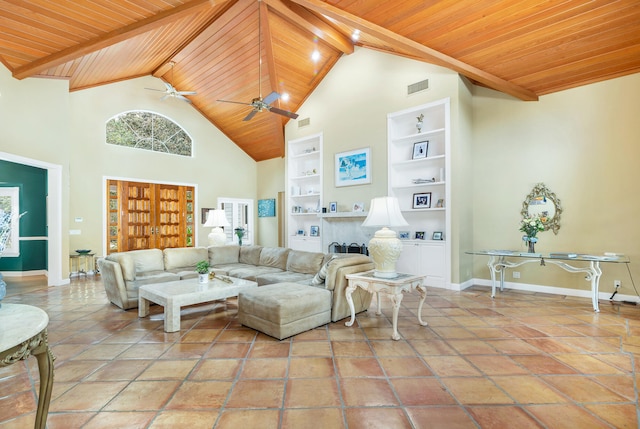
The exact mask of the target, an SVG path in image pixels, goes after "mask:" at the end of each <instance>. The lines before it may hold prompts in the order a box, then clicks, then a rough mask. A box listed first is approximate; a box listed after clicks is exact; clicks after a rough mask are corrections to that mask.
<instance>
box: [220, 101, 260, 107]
mask: <svg viewBox="0 0 640 429" xmlns="http://www.w3.org/2000/svg"><path fill="white" fill-rule="evenodd" d="M216 101H219V102H221V103H233V104H243V105H245V106H253V104H251V103H243V102H242V101H229V100H216Z"/></svg>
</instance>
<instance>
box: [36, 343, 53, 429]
mask: <svg viewBox="0 0 640 429" xmlns="http://www.w3.org/2000/svg"><path fill="white" fill-rule="evenodd" d="M31 354H33V356H34V357H35V358H36V359H37V360H38V371H39V372H40V394H39V396H38V411H37V412H36V424H35V426H34V427H35V428H36V429H45V427H46V425H47V415H48V414H49V402H50V401H51V389H52V387H53V359H54V357H53V354H52V353H51V349H49V343H48V342H47V333H46V331H45V335H44V341H43V342H42V343H41V344H40V345H39V346H38V347H36V348H35V349H34V350H33V352H32V353H31Z"/></svg>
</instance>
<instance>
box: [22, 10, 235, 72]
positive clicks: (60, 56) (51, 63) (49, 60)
mask: <svg viewBox="0 0 640 429" xmlns="http://www.w3.org/2000/svg"><path fill="white" fill-rule="evenodd" d="M226 1H228V0H219V1H216V0H191V1H189V2H188V3H184V4H182V5H180V6H178V7H175V8H173V9H169V10H165V11H162V12H160V13H158V14H156V15H153V16H150V17H149V18H145V19H142V20H140V21H138V22H134V23H133V24H130V25H126V26H124V27H122V28H118V29H115V30H113V31H109V32H107V33H106V34H103V35H101V36H98V37H95V38H93V39H91V40H88V41H86V42H83V43H80V44H78V45H76V46H71V47H69V48H67V49H63V50H61V51H58V52H56V53H54V54H51V55H48V56H46V57H43V58H40V59H38V60H36V61H32V62H31V63H29V64H25V65H24V66H22V67H18V68H16V69H15V70H14V72H13V77H15V78H16V79H24V78H27V77H30V76H33V75H35V74H37V73H40V72H42V71H44V70H47V69H48V68H51V67H55V66H58V65H60V64H64V63H66V62H67V61H71V60H74V59H76V58H79V57H81V56H83V55H87V54H90V53H92V52H95V51H98V50H100V49H104V48H106V47H109V46H112V45H115V44H116V43H119V42H122V41H125V40H127V39H129V38H131V37H134V36H138V35H140V34H143V33H146V32H147V31H150V30H153V29H155V28H158V27H161V26H163V25H166V24H168V23H170V22H172V21H175V20H176V19H179V18H182V17H184V16H186V15H190V14H193V13H195V12H197V11H198V10H199V9H201V8H205V7H211V6H213V5H215V4H220V3H225V2H226Z"/></svg>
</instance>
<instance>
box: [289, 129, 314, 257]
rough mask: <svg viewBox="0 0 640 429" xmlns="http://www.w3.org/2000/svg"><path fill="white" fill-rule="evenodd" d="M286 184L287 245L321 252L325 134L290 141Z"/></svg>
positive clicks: (296, 248)
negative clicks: (320, 214) (323, 140)
mask: <svg viewBox="0 0 640 429" xmlns="http://www.w3.org/2000/svg"><path fill="white" fill-rule="evenodd" d="M287 185H288V189H287V213H288V217H287V219H288V222H287V238H288V244H287V245H288V247H290V248H291V249H295V250H306V251H310V252H321V251H322V241H321V234H322V230H321V228H320V219H319V218H318V213H319V212H320V210H321V207H322V133H319V134H314V135H311V136H308V137H303V138H300V139H296V140H290V141H289V142H288V144H287ZM316 231H317V235H315V233H316Z"/></svg>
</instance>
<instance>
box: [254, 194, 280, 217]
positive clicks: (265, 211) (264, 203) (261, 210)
mask: <svg viewBox="0 0 640 429" xmlns="http://www.w3.org/2000/svg"><path fill="white" fill-rule="evenodd" d="M275 215H276V199H275V198H270V199H266V200H258V217H274V216H275Z"/></svg>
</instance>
